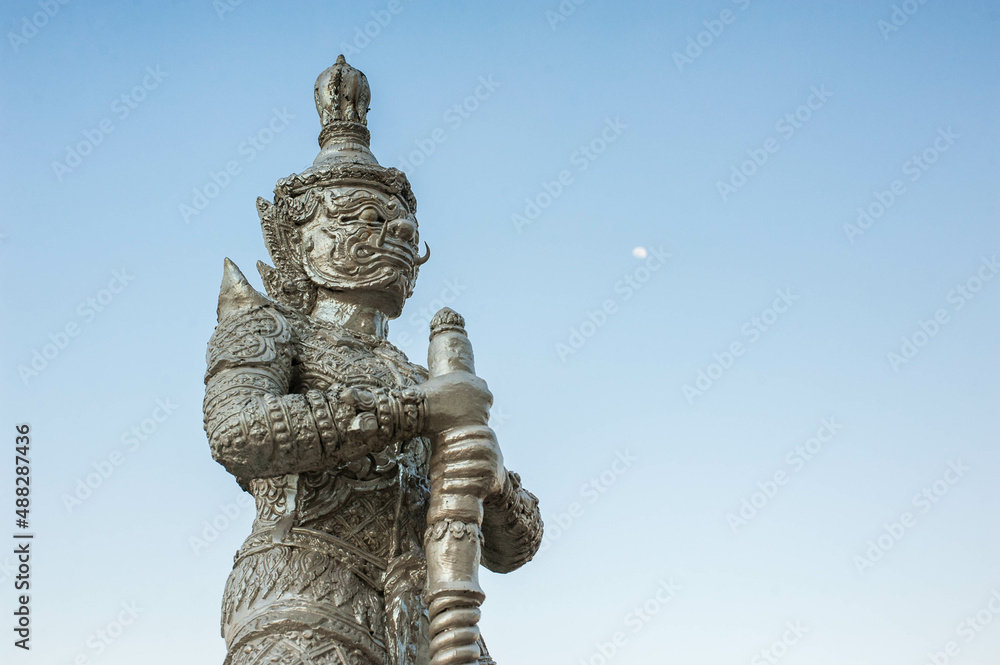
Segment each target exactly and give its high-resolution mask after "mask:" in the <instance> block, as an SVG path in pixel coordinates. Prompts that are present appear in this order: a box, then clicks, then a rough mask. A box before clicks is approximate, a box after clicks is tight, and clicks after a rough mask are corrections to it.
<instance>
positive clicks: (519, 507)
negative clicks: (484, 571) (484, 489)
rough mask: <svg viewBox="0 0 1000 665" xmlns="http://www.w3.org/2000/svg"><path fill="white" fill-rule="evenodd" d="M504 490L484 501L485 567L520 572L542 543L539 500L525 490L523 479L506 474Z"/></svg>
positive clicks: (505, 571) (500, 571)
mask: <svg viewBox="0 0 1000 665" xmlns="http://www.w3.org/2000/svg"><path fill="white" fill-rule="evenodd" d="M506 474H507V477H506V478H505V479H504V481H503V487H502V489H501V490H500V491H499V492H497V493H496V494H494V495H493V496H490V497H487V499H486V500H485V501H484V502H483V541H484V545H483V565H484V566H486V567H487V568H489V569H490V570H492V571H493V572H495V573H509V572H511V571H512V570H517V569H518V568H520V567H521V566H523V565H524V564H526V563H527V562H528V561H530V560H531V558H532V557H533V556H535V554H536V553H537V552H538V548H539V546H540V545H541V544H542V516H541V513H540V512H539V510H538V498H537V497H536V496H535V495H534V494H532V493H531V492H529V491H528V490H526V489H524V488H523V487H521V478H520V476H518V475H517V474H516V473H514V472H512V471H507V472H506Z"/></svg>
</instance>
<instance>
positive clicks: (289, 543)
mask: <svg viewBox="0 0 1000 665" xmlns="http://www.w3.org/2000/svg"><path fill="white" fill-rule="evenodd" d="M290 517H291V516H286V517H284V518H282V519H281V520H280V521H279V522H278V524H276V525H275V526H274V527H271V528H267V529H260V530H258V531H254V532H253V533H251V534H250V537H249V538H247V540H246V542H245V543H244V544H243V547H241V548H240V551H239V552H238V553H237V555H236V560H235V561H234V566H235V565H238V564H239V563H240V561H242V560H243V559H245V558H247V557H250V556H253V555H255V554H260V553H263V552H266V551H267V550H269V549H272V548H274V547H278V546H284V547H295V548H299V549H303V550H309V551H310V552H317V553H319V554H323V555H325V556H327V557H330V558H331V559H334V560H335V561H338V562H339V563H341V564H343V565H344V566H346V567H347V568H349V569H350V570H351V572H353V573H354V574H355V575H357V576H358V577H360V578H361V579H362V580H364V581H365V582H367V583H368V584H369V585H371V586H372V588H374V589H375V590H377V591H379V592H381V591H383V582H382V580H383V577H384V574H385V571H386V568H387V567H388V561H386V559H384V558H382V557H380V556H376V555H374V554H372V553H371V552H368V551H366V550H364V549H362V548H360V547H358V546H357V545H353V544H351V543H349V542H347V541H346V540H342V539H341V538H337V537H336V536H333V535H331V534H329V533H323V532H322V531H316V530H314V529H306V528H303V527H293V526H291V520H290V519H289V518H290Z"/></svg>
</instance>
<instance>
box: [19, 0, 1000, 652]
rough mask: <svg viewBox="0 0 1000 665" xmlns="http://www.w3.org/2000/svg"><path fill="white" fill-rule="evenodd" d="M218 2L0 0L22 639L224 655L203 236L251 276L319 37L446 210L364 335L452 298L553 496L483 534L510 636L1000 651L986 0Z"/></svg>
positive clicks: (225, 546) (294, 166) (994, 242)
mask: <svg viewBox="0 0 1000 665" xmlns="http://www.w3.org/2000/svg"><path fill="white" fill-rule="evenodd" d="M222 2H225V3H226V4H220V3H218V2H217V3H214V4H213V2H210V1H209V0H199V1H197V2H171V3H157V2H131V3H129V2H115V1H108V2H101V3H84V2H69V3H68V4H65V5H62V4H59V3H58V2H56V1H55V0H53V2H52V4H51V5H46V4H45V3H41V4H39V3H37V2H29V1H21V0H14V1H11V2H7V3H4V5H3V7H2V9H0V27H2V29H3V33H4V35H5V36H4V40H3V44H0V82H2V83H0V85H2V89H3V94H2V96H0V117H2V119H3V122H2V123H0V145H2V147H3V154H5V155H7V156H8V158H7V159H5V160H3V161H2V163H0V183H2V184H0V187H2V190H0V191H2V192H3V194H4V206H3V210H2V213H0V234H3V235H2V237H0V256H2V260H0V271H2V272H0V274H2V279H3V283H4V284H5V285H6V288H4V289H3V291H2V300H0V307H2V317H3V321H4V322H5V325H4V326H3V328H2V335H3V337H2V342H3V348H4V349H5V352H4V354H3V356H2V364H0V373H2V376H3V380H2V381H0V387H2V404H3V409H2V421H3V427H4V429H5V431H6V432H7V435H6V438H5V439H4V440H5V441H7V442H8V443H9V444H10V445H11V447H13V436H14V431H13V428H14V424H15V423H22V422H29V423H31V426H32V429H33V433H34V437H35V438H34V442H33V445H32V464H33V472H32V473H33V483H34V484H33V487H32V490H33V494H32V501H33V503H32V520H33V527H34V530H35V532H36V533H37V536H36V542H35V547H36V553H35V560H34V569H33V575H34V580H33V596H32V602H33V611H34V615H33V621H34V624H33V625H34V628H35V633H34V637H33V652H32V653H31V654H30V655H29V656H28V657H27V658H25V657H24V656H23V654H21V653H20V652H19V651H18V652H17V657H18V658H20V659H22V660H25V661H30V662H39V663H52V664H53V665H59V664H67V665H68V664H70V663H74V662H77V661H76V660H75V659H77V658H78V657H84V658H85V659H86V662H89V663H94V664H98V663H99V664H100V665H115V664H118V663H132V662H136V661H141V662H144V663H150V664H151V665H158V664H159V663H173V662H177V658H183V659H184V662H191V663H218V662H221V659H222V657H223V654H224V649H223V645H222V641H221V639H220V638H219V635H218V620H219V604H220V597H221V593H222V587H223V584H224V582H225V578H226V575H227V574H228V572H229V570H230V567H231V562H232V554H233V553H234V552H235V550H236V548H237V547H238V546H239V544H240V542H241V541H242V539H243V538H244V537H245V535H246V533H247V532H248V529H249V523H250V519H251V514H250V512H249V511H248V510H247V509H246V508H245V506H244V505H242V504H241V503H240V501H241V500H242V499H240V491H239V489H238V487H237V486H236V484H235V482H234V481H233V480H232V479H231V478H230V477H229V476H228V475H227V474H226V473H225V471H224V470H223V469H222V468H221V467H220V466H218V465H217V464H215V463H214V462H213V461H212V459H211V456H210V454H209V450H208V446H207V443H206V441H205V436H204V433H203V431H202V428H201V427H202V426H201V398H202V391H203V386H202V375H203V372H204V351H205V345H206V342H207V340H208V337H209V335H210V334H211V331H212V328H213V326H214V324H215V321H214V317H215V301H216V298H217V294H218V285H219V281H220V279H221V274H222V262H223V257H226V256H228V257H230V258H232V259H233V260H234V261H236V263H237V264H238V265H240V266H241V267H242V268H243V269H244V271H245V272H246V273H247V275H248V276H250V278H251V280H252V281H253V282H254V283H255V284H256V285H257V286H258V287H260V282H259V279H258V278H257V277H256V274H255V271H254V264H255V262H256V261H257V260H258V259H261V258H265V257H266V252H265V249H264V246H263V242H262V240H261V237H260V231H259V225H258V222H257V216H256V212H255V208H254V201H255V199H256V197H257V196H264V197H267V198H270V196H271V191H272V189H273V187H274V183H275V181H276V180H277V179H278V178H281V177H284V176H286V175H288V174H290V173H294V172H298V171H301V170H302V169H304V168H305V167H306V166H308V165H309V164H310V163H311V162H312V160H313V158H314V157H315V155H316V152H317V150H318V146H317V145H316V136H317V134H318V129H319V123H318V119H317V117H316V115H315V109H314V106H313V100H312V85H313V83H314V81H315V78H316V76H317V75H318V74H319V73H320V72H321V71H322V70H323V69H325V68H326V67H328V66H329V65H330V64H332V63H333V62H334V60H335V59H336V57H337V55H338V53H340V52H342V51H346V52H347V56H348V61H349V62H350V63H351V64H352V65H354V66H356V67H358V68H359V69H361V70H362V71H364V72H365V73H366V75H367V76H368V79H369V81H370V83H371V87H372V103H371V111H370V113H369V116H368V123H369V128H370V129H371V131H372V149H373V152H374V153H375V155H376V156H377V157H378V159H379V160H380V162H381V163H382V164H384V165H395V166H401V165H403V163H404V162H405V163H407V164H409V166H407V167H405V168H406V170H407V172H408V175H409V178H410V180H411V182H412V184H413V188H414V191H415V193H416V195H417V198H418V201H419V209H418V215H417V216H418V219H419V221H420V229H421V236H422V238H424V239H426V240H427V241H428V242H429V244H430V246H431V248H432V251H433V258H432V260H431V261H430V262H429V263H428V264H427V265H426V266H425V267H424V268H423V269H422V270H421V276H420V281H419V282H418V285H417V289H416V293H415V295H414V297H413V299H412V300H411V301H410V303H409V304H408V305H407V308H406V310H405V311H404V313H403V315H402V316H401V317H400V318H399V319H398V320H396V321H395V322H393V324H391V326H390V339H391V340H393V341H395V342H396V343H397V344H398V345H399V346H400V347H401V348H402V349H403V350H404V351H405V352H406V353H407V354H408V355H409V356H410V357H411V359H414V360H418V361H420V362H423V359H424V356H425V354H426V343H425V341H424V340H425V339H426V320H427V318H429V317H428V315H427V314H425V312H431V313H432V311H433V309H436V307H438V306H440V305H441V304H442V303H444V304H449V305H450V306H452V307H453V308H455V309H456V310H458V311H460V312H461V313H462V314H463V315H464V316H465V317H466V319H467V320H468V322H469V330H470V335H471V337H472V340H473V343H474V345H475V348H476V353H477V368H478V370H479V372H480V374H481V375H482V376H483V377H484V378H485V379H486V380H487V381H488V382H489V385H490V388H491V390H492V391H493V393H494V395H495V396H496V407H495V410H494V423H495V427H496V429H497V432H498V436H499V439H500V441H501V445H502V447H503V450H504V455H505V458H506V461H507V463H508V466H510V467H511V468H513V469H516V470H517V471H519V472H520V473H521V475H522V477H523V479H524V482H525V484H526V485H527V486H528V487H529V488H531V489H532V490H533V491H534V492H535V493H536V494H538V496H539V497H540V499H541V505H542V511H543V516H544V518H545V520H546V524H547V527H548V536H547V542H546V544H545V550H544V552H543V553H542V554H540V555H539V557H538V558H537V560H536V561H535V562H533V563H531V564H530V565H528V566H527V567H525V568H524V569H522V570H520V571H517V572H516V573H513V574H510V575H507V576H503V577H501V576H496V575H492V574H485V575H484V586H485V588H486V591H487V593H488V600H487V604H486V606H485V608H484V619H483V628H484V632H485V635H486V638H487V641H488V643H489V644H490V647H491V650H492V651H493V652H494V656H495V657H496V659H497V660H498V661H499V662H501V663H536V662H537V663H540V662H565V663H567V664H575V663H579V662H581V661H582V662H584V663H593V664H595V665H598V664H599V663H600V662H602V661H601V659H602V658H604V659H606V660H608V662H614V663H621V664H625V663H649V662H673V661H677V662H694V663H705V664H710V665H716V664H718V665H722V664H727V663H751V664H753V663H763V662H769V661H768V658H770V659H772V660H774V659H777V661H776V662H778V661H780V662H782V663H787V664H788V665H794V664H795V663H804V664H805V663H808V664H809V665H827V664H831V665H832V664H840V663H852V664H854V665H865V664H868V663H871V664H875V663H884V662H893V663H913V664H914V665H923V664H924V663H927V662H931V661H930V660H929V658H930V657H929V655H928V654H936V653H946V652H947V653H950V655H949V656H948V658H949V659H951V660H950V661H949V662H961V663H964V664H966V665H977V664H985V663H987V662H994V660H995V657H996V654H997V653H1000V626H998V625H996V624H997V623H998V622H997V621H994V620H993V619H994V613H995V610H993V609H991V608H990V603H991V597H992V594H993V593H994V590H1000V566H998V564H997V562H998V561H1000V535H998V532H997V530H996V528H995V525H996V520H997V517H998V512H1000V498H998V495H997V492H996V482H995V478H996V477H997V473H998V472H1000V455H998V452H997V445H996V444H997V435H998V428H997V422H996V412H997V411H996V405H997V399H998V396H1000V394H998V393H1000V390H998V389H1000V385H998V380H997V377H998V376H1000V352H998V346H997V343H996V340H997V332H998V325H1000V310H998V307H997V304H998V302H1000V301H998V298H1000V279H995V276H996V275H995V274H994V273H995V272H996V270H997V268H996V267H995V264H994V263H993V261H994V257H995V255H996V253H997V249H998V240H1000V236H998V225H997V219H998V216H997V214H998V203H1000V200H998V188H997V183H998V170H1000V165H998V162H997V157H996V156H997V154H998V147H1000V145H998V138H1000V136H998V123H997V118H998V115H997V112H998V110H1000V87H998V83H1000V73H998V70H997V67H996V63H997V61H998V55H1000V40H998V28H1000V4H998V3H996V2H975V1H972V2H961V3H944V2H924V3H920V2H918V1H917V0H910V1H909V2H896V3H895V4H894V3H892V2H888V1H886V2H882V1H879V2H866V3H859V2H851V3H848V2H840V3H806V2H790V1H780V0H775V1H772V2H766V3H765V2H758V1H757V0H750V1H749V2H748V1H746V0H740V1H739V2H730V1H729V0H718V1H715V2H709V3H655V2H619V3H611V2H598V1H596V0H590V1H588V2H584V3H582V4H580V5H576V4H574V3H572V2H571V1H568V2H564V3H562V5H559V3H557V2H556V1H555V0H553V1H552V2H550V3H545V2H542V3H529V2H516V1H515V2H507V3H503V4H495V5H483V4H478V3H477V4H471V3H433V4H429V3H423V4H421V3H411V2H407V1H406V0H400V2H399V4H394V3H389V2H388V1H386V2H382V1H377V2H364V3H360V2H359V3H351V4H350V5H348V3H344V2H329V3H280V4H279V3H265V2H261V1H260V0H245V1H244V2H242V3H239V4H235V5H234V4H230V3H229V2H227V0H222ZM43 5H44V6H45V7H48V12H49V15H46V14H45V9H44V7H43ZM560 7H562V9H560ZM390 10H391V11H390ZM39 12H42V14H39ZM379 20H381V23H379ZM25 21H27V23H25ZM32 22H34V23H36V24H40V27H37V29H35V30H32V27H33V26H32ZM26 26H27V27H26ZM366 29H367V30H368V33H369V35H370V36H366V35H365V30H366ZM11 35H14V36H13V37H12V36H11ZM477 95H478V96H477ZM456 106H457V108H456ZM81 145H82V147H81ZM73 153H75V154H76V155H77V156H78V157H73ZM81 153H86V154H81ZM414 155H415V156H414ZM227 169H228V172H227ZM199 196H201V197H204V199H199V198H198V197H199ZM184 206H188V207H190V208H199V207H200V208H201V209H199V210H198V214H196V215H192V214H185V212H184V210H185V208H184ZM859 208H860V209H861V210H862V211H868V214H869V216H870V219H871V221H867V220H864V219H862V222H863V224H865V225H867V226H866V227H863V226H861V225H859V222H858V220H859V216H860V213H859ZM637 248H640V249H637ZM642 250H645V251H642ZM653 250H656V251H655V252H654V251H653ZM644 254H645V257H644V258H642V257H643V255H644ZM658 256H664V257H665V258H664V259H658V258H657V257H658ZM46 345H51V346H49V347H47V346H46ZM734 345H735V347H734ZM734 349H735V350H734ZM36 352H37V353H38V354H39V356H38V357H36V356H35V354H36ZM46 353H47V354H48V355H49V356H50V357H49V358H45V357H44V354H46ZM727 354H729V355H727ZM33 360H34V362H35V367H34V369H32V362H33ZM29 369H30V370H31V371H30V372H29V371H28V370H29ZM32 372H34V373H32ZM685 386H688V388H687V389H685ZM133 429H135V430H137V432H138V433H136V431H133ZM140 435H141V436H140ZM109 465H110V467H109ZM8 468H9V467H8ZM109 468H110V472H108V469H109ZM102 469H103V470H104V472H105V475H107V477H106V478H104V477H101V478H100V479H99V482H98V481H97V480H95V479H96V476H91V480H92V481H93V484H97V485H98V486H97V487H96V488H94V489H92V491H91V493H90V495H89V496H85V497H84V498H82V499H80V498H79V496H80V495H82V494H86V491H84V490H80V489H79V488H80V486H81V485H80V484H81V483H84V485H85V483H86V479H87V477H88V475H91V474H95V473H98V474H99V473H100V472H101V470H102ZM5 478H6V479H5V480H3V481H2V483H0V485H3V487H5V488H7V489H6V490H4V492H3V495H4V496H7V497H12V496H13V494H12V492H13V484H12V482H11V478H12V474H11V473H7V474H5ZM70 496H76V497H77V498H78V500H79V503H78V504H76V503H73V502H70V501H68V500H67V497H70ZM7 500H8V501H10V502H11V503H12V502H13V499H12V498H9V499H7ZM744 500H745V501H746V505H744V503H743V502H744ZM741 509H742V510H743V516H741V513H740V511H741ZM11 512H12V509H11ZM212 522H216V524H217V525H226V526H225V528H221V529H218V533H217V534H216V535H215V536H212V534H213V532H212V531H211V529H208V530H206V523H212ZM10 530H11V531H12V530H13V527H11V529H10ZM206 534H208V536H211V542H207V541H206V542H205V545H206V546H205V547H201V546H199V545H197V541H193V540H192V538H202V540H205V538H204V536H205V535H206ZM880 543H881V544H880ZM883 545H885V547H883ZM8 549H9V548H7V547H4V548H3V549H2V550H0V551H7V550H8ZM6 556H8V557H9V555H6ZM6 565H9V564H7V562H6V561H5V555H2V554H0V578H4V581H3V583H2V587H0V588H3V589H5V591H4V592H3V593H2V594H0V610H2V611H3V613H4V614H5V615H6V616H8V617H10V614H9V612H11V611H13V604H14V591H13V589H12V588H11V583H12V580H11V579H10V577H9V575H8V573H7V569H6V568H5V566H6ZM998 593H1000V592H998ZM123 604H124V606H123ZM123 607H127V608H128V609H123ZM643 607H645V609H643ZM993 607H995V608H998V609H1000V602H997V601H993ZM129 609H130V610H131V613H130V612H129V611H128V610H129ZM653 610H655V612H654V611H653ZM123 612H124V614H123ZM977 613H978V617H979V618H978V619H977V618H976V617H977ZM133 615H135V616H134V618H133ZM970 617H971V618H970ZM986 619H990V622H989V623H986ZM9 620H10V619H8V621H9ZM119 620H122V621H129V623H128V625H125V626H123V627H122V628H121V631H120V634H119V630H118V628H116V627H115V625H116V624H117V622H119ZM969 621H972V622H973V623H969ZM789 626H791V627H789ZM99 631H103V632H99ZM111 634H114V637H109V635H111ZM101 635H104V636H105V637H103V638H102V637H101ZM11 641H12V640H10V639H8V640H7V641H6V643H5V644H4V645H3V646H2V647H0V650H2V653H5V654H7V653H13V652H15V649H14V648H13V646H12V645H11V644H10V642H11ZM5 658H6V656H5ZM5 662H6V661H5Z"/></svg>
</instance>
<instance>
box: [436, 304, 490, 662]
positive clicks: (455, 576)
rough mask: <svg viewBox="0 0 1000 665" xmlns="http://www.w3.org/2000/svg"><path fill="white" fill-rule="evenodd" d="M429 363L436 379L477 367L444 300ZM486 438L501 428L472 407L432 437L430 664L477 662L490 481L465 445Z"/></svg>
mask: <svg viewBox="0 0 1000 665" xmlns="http://www.w3.org/2000/svg"><path fill="white" fill-rule="evenodd" d="M427 369H428V371H429V374H430V376H431V378H433V377H436V376H442V375H444V374H449V373H451V372H469V373H470V374H475V373H476V369H475V363H474V360H473V356H472V344H471V343H470V342H469V336H468V335H467V334H466V332H465V320H464V319H463V318H462V317H461V316H460V315H459V314H458V313H457V312H454V311H453V310H451V309H448V308H447V307H445V308H444V309H442V310H440V311H439V312H438V313H437V314H435V315H434V318H433V319H432V320H431V336H430V346H429V348H428V351H427ZM484 439H485V440H489V441H491V442H492V443H493V444H494V445H495V444H496V434H494V432H493V430H492V429H490V428H489V427H487V425H486V422H485V420H484V419H483V418H482V417H481V416H476V415H474V414H473V415H470V417H469V419H468V421H467V422H464V423H459V424H457V425H455V426H454V427H451V428H450V429H447V430H445V431H443V432H439V433H437V434H436V435H434V436H433V437H432V438H431V461H430V482H431V497H430V506H429V508H428V511H427V533H426V535H425V536H424V549H425V551H426V555H427V596H426V598H427V608H428V612H429V614H430V622H431V623H430V638H431V641H430V664H431V665H475V664H476V663H478V662H479V657H480V649H479V625H478V624H479V617H480V611H479V606H480V605H482V603H483V600H485V599H486V594H485V593H483V589H482V587H480V586H479V563H480V559H481V557H482V525H483V499H484V498H485V495H486V492H487V490H488V488H487V487H486V485H485V483H484V482H483V480H482V479H481V477H480V475H479V474H475V473H473V471H474V467H475V466H476V465H477V462H478V460H475V459H474V456H472V455H470V454H469V453H468V452H467V451H468V450H469V449H470V448H473V449H477V450H482V449H483V446H482V445H481V444H477V442H479V441H482V440H484ZM470 458H472V459H470ZM484 461H485V460H484Z"/></svg>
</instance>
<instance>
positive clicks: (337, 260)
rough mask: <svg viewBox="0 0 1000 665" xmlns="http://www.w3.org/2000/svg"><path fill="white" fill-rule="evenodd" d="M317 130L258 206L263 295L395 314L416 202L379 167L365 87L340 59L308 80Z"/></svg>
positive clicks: (411, 277)
mask: <svg viewBox="0 0 1000 665" xmlns="http://www.w3.org/2000/svg"><path fill="white" fill-rule="evenodd" d="M315 97H316V108H317V110H318V111H319V115H320V121H321V122H322V124H323V129H322V131H321V132H320V135H319V143H320V148H321V150H320V153H319V155H318V156H317V157H316V160H315V161H314V162H313V165H312V166H311V167H309V168H308V169H306V170H305V171H303V172H302V173H298V174H295V175H291V176H289V177H287V178H282V179H281V180H279V181H278V183H277V185H276V186H275V188H274V202H273V203H271V202H270V201H266V200H264V199H262V198H259V199H257V210H258V213H259V214H260V219H261V227H262V229H263V231H264V242H265V244H266V245H267V249H268V252H269V253H270V255H271V259H272V260H273V261H274V267H271V266H268V265H266V264H264V263H258V269H259V270H260V273H261V277H262V278H263V280H264V286H265V287H266V288H267V291H268V294H269V295H270V296H271V297H272V298H274V299H275V300H278V301H279V302H283V303H285V304H286V305H289V306H291V307H293V308H295V309H298V310H299V311H301V312H303V313H305V314H308V313H310V312H311V311H312V308H313V306H314V305H315V302H316V297H317V294H318V293H319V290H320V289H326V290H329V291H330V292H332V293H333V294H334V295H335V296H336V297H337V298H338V299H339V300H342V301H344V302H347V303H355V304H360V305H366V306H371V307H375V308H376V309H378V310H379V311H381V312H382V313H384V314H385V315H386V316H387V317H388V318H395V317H397V316H399V314H400V312H401V311H402V309H403V303H404V302H405V301H406V299H407V298H409V297H410V295H411V294H412V293H413V286H414V283H415V282H416V279H417V271H418V269H419V267H420V266H421V265H422V264H423V263H424V262H426V261H427V259H428V258H429V256H430V253H429V250H428V253H427V254H425V255H424V256H423V257H421V256H419V249H420V243H419V240H420V236H419V232H418V230H417V218H416V209H417V201H416V199H415V198H414V196H413V192H412V191H411V190H410V184H409V182H408V181H407V180H406V175H404V174H403V172H402V171H399V170H397V169H394V168H385V167H382V166H380V165H379V163H378V161H376V159H375V156H374V155H372V153H371V150H370V149H369V144H370V138H371V135H370V134H369V132H368V128H367V127H366V117H367V113H368V102H369V100H370V99H371V92H370V90H369V88H368V80H367V79H366V78H365V75H364V74H362V73H361V72H360V71H358V70H356V69H354V68H353V67H351V66H350V65H348V64H347V62H346V61H345V60H344V56H340V57H339V58H337V63H336V64H335V65H333V67H330V68H329V69H327V70H326V71H324V72H323V73H322V74H320V76H319V79H317V81H316V91H315Z"/></svg>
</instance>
